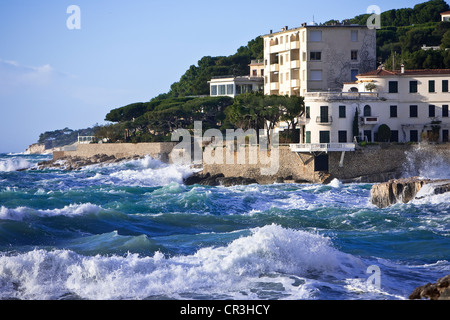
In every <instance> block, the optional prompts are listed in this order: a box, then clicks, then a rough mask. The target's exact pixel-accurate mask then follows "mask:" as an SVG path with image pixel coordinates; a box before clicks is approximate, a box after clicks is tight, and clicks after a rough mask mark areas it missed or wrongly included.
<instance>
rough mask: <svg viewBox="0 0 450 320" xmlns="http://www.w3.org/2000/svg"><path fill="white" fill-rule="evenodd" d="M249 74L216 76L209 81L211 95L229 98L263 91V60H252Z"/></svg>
mask: <svg viewBox="0 0 450 320" xmlns="http://www.w3.org/2000/svg"><path fill="white" fill-rule="evenodd" d="M249 67H250V75H249V76H218V77H213V78H212V79H211V81H209V82H208V83H209V87H210V95H211V96H212V97H217V96H228V97H231V98H234V97H236V96H237V95H240V94H243V93H247V92H263V91H264V78H263V77H264V64H263V60H252V61H251V63H250V65H249Z"/></svg>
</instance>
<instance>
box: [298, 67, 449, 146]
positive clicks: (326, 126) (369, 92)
mask: <svg viewBox="0 0 450 320" xmlns="http://www.w3.org/2000/svg"><path fill="white" fill-rule="evenodd" d="M449 81H450V70H404V68H402V70H399V71H388V70H385V69H384V68H379V69H377V70H373V71H370V72H367V73H363V74H360V75H358V76H357V81H356V82H351V83H346V84H345V85H344V89H343V91H341V92H315V93H307V94H306V96H305V108H306V112H305V114H304V115H303V117H302V118H301V121H300V123H301V138H300V141H301V142H302V143H303V145H297V146H296V151H298V152H300V151H301V150H300V149H303V151H305V150H306V149H308V148H311V146H305V144H306V145H307V144H329V145H328V146H327V147H328V148H330V146H331V145H333V146H334V147H336V146H338V147H340V148H341V149H346V148H348V146H349V143H353V142H354V141H355V136H357V137H358V139H359V140H366V141H368V142H372V141H378V140H380V139H379V136H378V130H379V128H380V126H381V125H383V124H385V125H387V126H388V127H389V128H390V130H391V135H390V138H389V139H388V140H389V141H391V142H403V143H405V142H422V141H429V142H448V141H449V130H450V118H449V105H450V92H449ZM356 111H357V112H358V116H357V122H358V127H359V131H358V132H357V133H354V132H353V125H354V119H355V114H356ZM339 144H340V145H339ZM350 149H351V148H350ZM338 151H339V150H338Z"/></svg>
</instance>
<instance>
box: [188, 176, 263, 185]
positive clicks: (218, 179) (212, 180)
mask: <svg viewBox="0 0 450 320" xmlns="http://www.w3.org/2000/svg"><path fill="white" fill-rule="evenodd" d="M254 183H257V181H256V180H255V179H249V178H244V177H225V176H224V175H223V174H216V175H211V174H210V173H207V174H203V173H195V174H193V175H191V176H190V177H188V178H186V179H184V184H185V185H187V186H191V185H195V184H198V185H203V186H220V185H221V186H225V187H230V186H236V185H249V184H254Z"/></svg>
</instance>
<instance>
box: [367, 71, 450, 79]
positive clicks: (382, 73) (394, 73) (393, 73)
mask: <svg viewBox="0 0 450 320" xmlns="http://www.w3.org/2000/svg"><path fill="white" fill-rule="evenodd" d="M439 74H448V75H450V69H417V70H405V72H404V73H402V72H401V71H400V70H395V71H390V70H385V69H377V70H372V71H369V72H365V73H362V74H359V75H358V77H371V76H377V77H389V76H403V75H405V76H420V75H424V76H426V75H439Z"/></svg>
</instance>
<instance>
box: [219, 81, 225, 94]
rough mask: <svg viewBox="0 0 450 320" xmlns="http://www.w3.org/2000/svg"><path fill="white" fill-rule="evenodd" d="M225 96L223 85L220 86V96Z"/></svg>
mask: <svg viewBox="0 0 450 320" xmlns="http://www.w3.org/2000/svg"><path fill="white" fill-rule="evenodd" d="M223 95H225V85H224V84H221V85H219V96H223Z"/></svg>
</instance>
